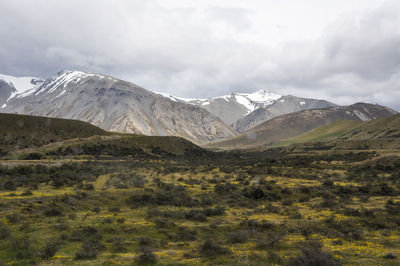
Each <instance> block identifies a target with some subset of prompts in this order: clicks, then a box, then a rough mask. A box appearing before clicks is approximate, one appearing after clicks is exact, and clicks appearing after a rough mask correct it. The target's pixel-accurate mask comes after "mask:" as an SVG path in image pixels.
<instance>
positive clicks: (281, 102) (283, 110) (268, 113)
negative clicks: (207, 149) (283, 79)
mask: <svg viewBox="0 0 400 266" xmlns="http://www.w3.org/2000/svg"><path fill="white" fill-rule="evenodd" d="M333 106H336V104H334V103H330V102H328V101H324V100H316V99H306V98H299V97H296V96H292V95H286V96H282V97H280V98H279V99H277V100H275V101H274V102H273V103H272V104H271V105H269V106H265V107H261V108H258V109H256V110H254V111H253V112H251V113H250V114H248V115H246V116H244V117H242V118H240V119H239V120H238V121H236V123H235V124H234V128H235V130H236V131H238V132H244V131H246V130H248V129H250V128H252V127H255V126H257V125H259V124H261V123H263V122H265V121H268V120H270V119H272V118H275V117H277V116H280V115H284V114H289V113H293V112H297V111H301V110H308V109H322V108H327V107H333Z"/></svg>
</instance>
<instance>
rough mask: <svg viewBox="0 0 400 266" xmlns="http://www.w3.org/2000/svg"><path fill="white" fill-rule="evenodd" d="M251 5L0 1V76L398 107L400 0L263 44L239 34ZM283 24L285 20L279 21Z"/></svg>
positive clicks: (246, 24)
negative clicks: (80, 74) (75, 74)
mask: <svg viewBox="0 0 400 266" xmlns="http://www.w3.org/2000/svg"><path fill="white" fill-rule="evenodd" d="M253 15H254V14H253V11H252V10H251V9H243V8H238V7H224V6H212V5H205V6H203V7H201V8H198V7H184V8H176V7H166V6H162V5H160V4H159V3H158V2H157V1H151V0H150V1H105V0H98V1H76V0H71V1H64V0H60V1H46V0H37V1H28V0H25V1H11V0H3V1H1V2H0V19H1V23H0V39H1V42H0V59H1V61H2V64H0V73H5V74H13V75H36V76H41V77H47V76H49V75H51V74H53V73H55V72H57V71H59V70H61V69H80V70H84V71H92V72H100V73H105V74H110V75H114V76H116V77H120V78H124V79H128V80H130V81H133V82H134V83H137V84H138V85H142V86H143V87H145V88H148V89H151V90H156V91H168V92H171V93H175V94H177V95H179V96H187V97H210V96H216V95H220V94H225V93H230V92H233V91H243V92H246V91H247V92H249V91H254V90H256V89H272V90H274V91H276V92H280V93H290V94H295V95H299V96H308V97H321V98H326V99H328V100H331V101H333V102H338V103H341V104H350V103H352V102H354V101H369V102H379V103H381V104H387V105H390V106H391V107H395V108H397V109H398V110H400V103H398V102H397V99H399V96H400V95H399V91H400V88H399V86H400V74H399V73H400V4H399V2H398V1H394V0H393V1H387V2H386V3H385V4H384V5H383V6H381V7H380V8H378V9H375V10H372V11H370V12H367V13H366V14H365V16H364V17H363V18H362V19H361V20H360V21H351V20H349V19H342V20H339V21H337V22H336V23H334V24H333V25H331V26H330V27H328V28H327V29H326V31H325V33H324V34H323V36H321V37H320V38H319V39H314V40H303V41H291V42H287V43H282V44H281V45H280V46H279V47H272V46H268V45H266V44H265V42H261V41H260V42H256V41H245V40H241V39H240V36H241V34H246V33H247V32H251V31H252V30H253V28H252V27H253V25H252V20H251V17H252V16H253ZM282 24H284V23H282Z"/></svg>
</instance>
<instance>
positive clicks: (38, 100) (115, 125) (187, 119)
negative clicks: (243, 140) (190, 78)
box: [0, 71, 236, 143]
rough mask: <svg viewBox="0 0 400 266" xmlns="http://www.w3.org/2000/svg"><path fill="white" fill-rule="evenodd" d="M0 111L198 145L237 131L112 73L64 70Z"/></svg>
mask: <svg viewBox="0 0 400 266" xmlns="http://www.w3.org/2000/svg"><path fill="white" fill-rule="evenodd" d="M2 107H3V108H1V109H0V112H8V113H19V114H29V115H37V116H47V117H58V118H70V119H77V120H82V121H86V122H89V123H91V124H93V125H96V126H99V127H101V128H103V129H105V130H111V131H119V132H128V133H138V134H144V135H160V136H166V135H174V136H181V137H184V138H186V139H189V140H192V141H194V142H197V143H205V142H208V141H212V140H218V139H224V138H227V137H232V136H234V135H235V134H236V132H235V131H234V130H233V129H232V128H231V127H229V126H228V125H226V124H225V123H224V122H223V121H221V120H220V119H219V118H218V117H216V116H214V115H212V114H211V113H209V112H208V111H207V110H205V109H202V108H200V107H197V106H195V105H191V104H186V103H181V102H176V101H173V100H171V99H168V98H165V97H163V96H160V95H158V94H156V93H153V92H150V91H147V90H145V89H143V88H141V87H139V86H137V85H135V84H133V83H130V82H126V81H123V80H119V79H116V78H113V77H110V76H105V75H99V74H90V73H85V72H80V71H62V72H59V73H57V74H55V75H53V76H52V77H50V78H49V79H47V80H45V81H44V82H43V83H42V84H40V85H38V86H36V87H34V88H32V89H30V90H27V91H24V92H23V93H20V94H17V95H15V96H14V97H13V98H11V99H9V101H8V102H7V105H6V106H2Z"/></svg>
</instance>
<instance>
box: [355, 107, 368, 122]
mask: <svg viewBox="0 0 400 266" xmlns="http://www.w3.org/2000/svg"><path fill="white" fill-rule="evenodd" d="M353 113H354V114H355V115H356V116H357V117H358V118H360V120H361V121H369V120H371V119H369V117H367V116H366V115H365V114H364V113H361V112H360V111H358V110H354V111H353Z"/></svg>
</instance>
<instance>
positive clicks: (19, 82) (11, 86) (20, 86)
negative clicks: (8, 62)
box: [0, 74, 44, 108]
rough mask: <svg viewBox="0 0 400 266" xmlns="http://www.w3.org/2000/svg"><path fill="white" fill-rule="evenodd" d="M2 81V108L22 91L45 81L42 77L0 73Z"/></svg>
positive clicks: (0, 99)
mask: <svg viewBox="0 0 400 266" xmlns="http://www.w3.org/2000/svg"><path fill="white" fill-rule="evenodd" d="M0 81H1V82H3V84H2V85H1V86H0V87H1V89H2V92H1V93H0V94H1V95H0V102H2V106H1V108H5V107H6V106H7V104H6V102H8V101H10V100H11V99H13V98H15V97H16V96H18V95H20V94H22V93H26V92H27V91H29V90H32V89H34V88H36V87H38V86H40V85H41V84H42V83H43V82H44V80H43V79H41V78H36V77H14V76H10V75H4V74H0Z"/></svg>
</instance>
